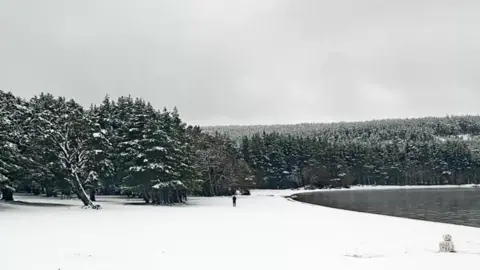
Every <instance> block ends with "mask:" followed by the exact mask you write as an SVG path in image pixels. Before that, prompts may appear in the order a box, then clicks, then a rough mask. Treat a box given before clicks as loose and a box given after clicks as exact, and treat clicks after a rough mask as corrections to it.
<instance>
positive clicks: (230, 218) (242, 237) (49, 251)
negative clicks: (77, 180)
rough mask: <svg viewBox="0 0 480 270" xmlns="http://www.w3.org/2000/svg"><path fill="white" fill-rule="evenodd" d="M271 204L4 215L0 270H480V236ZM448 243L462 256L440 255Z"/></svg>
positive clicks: (216, 202) (218, 201)
mask: <svg viewBox="0 0 480 270" xmlns="http://www.w3.org/2000/svg"><path fill="white" fill-rule="evenodd" d="M290 192H292V191H290ZM294 192H298V191H294ZM280 193H281V192H276V193H275V194H276V195H278V194H280ZM284 193H285V194H286V193H287V191H284ZM290 194H291V193H290ZM265 195H272V191H257V190H256V191H253V194H252V196H239V197H238V200H237V207H236V208H233V207H232V202H231V199H230V198H229V197H222V198H192V199H190V200H189V205H185V206H174V207H156V206H136V205H123V202H124V200H121V199H117V198H108V199H107V198H102V197H100V198H99V200H100V202H99V203H101V204H102V206H103V209H102V210H100V211H95V210H82V209H79V208H78V207H71V208H66V207H56V208H53V207H40V208H38V207H31V206H28V207H27V206H16V205H15V206H11V205H9V206H8V208H5V209H4V210H3V211H1V212H0V232H1V233H0V265H1V266H2V269H6V270H32V269H34V270H57V269H61V270H86V269H88V270H110V269H111V270H132V269H141V270H150V269H155V270H158V269H189V270H190V269H209V270H215V269H222V270H224V269H228V270H235V269H242V270H244V269H252V270H255V269H259V270H267V269H275V270H277V269H280V270H281V269H349V270H350V269H368V270H374V269H381V270H384V269H389V270H395V269H402V270H405V269H427V268H431V269H435V270H440V269H449V270H451V269H453V268H458V267H461V268H462V269H478V263H479V262H480V256H479V255H480V229H477V228H470V227H462V226H456V225H447V224H439V223H432V222H426V221H416V220H409V219H402V218H395V217H387V216H380V215H373V214H365V213H357V212H351V211H345V210H337V209H331V208H326V207H321V206H315V205H309V204H304V203H298V202H293V201H290V200H287V199H285V198H282V197H281V196H265ZM287 195H288V194H287ZM21 199H22V200H25V201H39V200H42V199H38V198H32V197H25V198H21ZM58 201H59V202H62V203H63V204H65V203H68V202H70V203H73V204H75V205H79V204H78V202H77V201H75V200H73V201H69V200H63V201H61V200H58ZM102 201H103V202H102ZM447 233H448V234H450V235H452V237H453V241H454V243H455V246H456V248H457V249H458V250H459V253H456V254H442V253H436V251H437V249H438V243H439V242H440V241H441V240H442V235H443V234H447Z"/></svg>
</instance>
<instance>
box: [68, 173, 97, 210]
mask: <svg viewBox="0 0 480 270" xmlns="http://www.w3.org/2000/svg"><path fill="white" fill-rule="evenodd" d="M72 174H73V176H74V179H72V181H71V184H72V187H73V190H74V191H75V194H76V195H77V197H78V198H79V199H80V200H81V201H82V202H83V205H84V206H86V207H91V208H92V209H99V206H98V205H94V204H93V202H92V201H91V200H90V198H89V197H88V195H87V192H86V191H85V189H84V188H83V185H82V183H81V182H80V179H79V178H78V174H77V173H72Z"/></svg>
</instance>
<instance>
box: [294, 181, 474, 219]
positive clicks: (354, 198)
mask: <svg viewBox="0 0 480 270" xmlns="http://www.w3.org/2000/svg"><path fill="white" fill-rule="evenodd" d="M296 199H297V200H299V201H302V202H308V203H313V204H318V205H323V206H329V207H334V208H341V209H348V210H354V211H361V212H367V213H375V214H383V215H391V216H397V217H406V218H414V219H422V220H429V221H436V222H444V223H451V224H458V225H466V226H473V227H480V189H478V188H471V189H470V188H443V189H442V188H440V189H431V188H428V189H389V190H346V191H335V192H314V193H305V194H298V195H297V198H296Z"/></svg>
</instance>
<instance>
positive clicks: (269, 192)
mask: <svg viewBox="0 0 480 270" xmlns="http://www.w3.org/2000/svg"><path fill="white" fill-rule="evenodd" d="M475 187H478V188H480V186H478V185H475V184H468V185H441V186H440V185H432V186H418V185H416V186H353V187H351V188H349V189H345V188H338V189H314V190H305V189H303V188H299V189H255V190H252V191H251V193H252V195H257V196H291V195H293V194H297V193H307V192H319V191H321V192H336V191H342V190H388V189H439V188H475ZM479 192H480V189H479Z"/></svg>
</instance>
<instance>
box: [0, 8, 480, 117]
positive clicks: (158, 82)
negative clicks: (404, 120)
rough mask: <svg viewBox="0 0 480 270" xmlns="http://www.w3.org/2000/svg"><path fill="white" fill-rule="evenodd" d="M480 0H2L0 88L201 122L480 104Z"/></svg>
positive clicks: (444, 110) (474, 110)
mask: <svg viewBox="0 0 480 270" xmlns="http://www.w3.org/2000/svg"><path fill="white" fill-rule="evenodd" d="M479 14H480V1H478V0H472V1H462V0H451V1H445V0H330V1H325V0H236V1H228V0H195V1H193V0H192V1H188V0H170V1H163V0H135V1H134V0H82V1H78V0H43V1H39V0H0V89H3V90H6V91H12V92H14V93H15V94H17V95H21V96H24V97H30V96H32V95H35V94H38V93H40V92H50V93H53V94H54V95H62V96H66V97H73V98H75V99H76V100H77V101H78V102H80V103H82V104H83V105H85V106H87V105H89V104H90V103H92V102H94V103H99V102H100V101H101V100H102V99H103V97H104V96H105V94H109V95H110V96H112V97H114V98H116V97H118V96H120V95H128V94H132V95H133V96H140V97H143V98H144V99H146V100H148V101H151V102H152V103H153V104H154V105H155V106H156V107H158V108H163V107H164V106H167V107H168V108H172V107H173V106H175V105H176V106H177V107H178V108H179V110H180V114H181V115H182V116H183V118H184V119H185V120H186V121H187V122H189V123H192V124H260V123H264V124H271V123H296V122H318V121H321V122H326V121H348V120H367V119H373V118H386V117H388V118H391V117H413V116H427V115H432V116H443V115H446V114H465V113H470V114H478V113H480V89H479V86H480V74H479V71H480V31H479V26H480V17H479Z"/></svg>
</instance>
